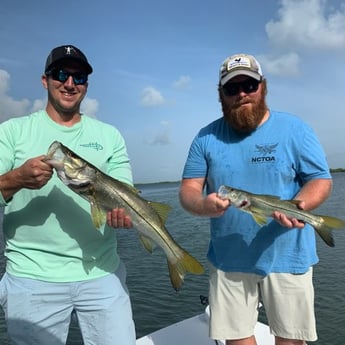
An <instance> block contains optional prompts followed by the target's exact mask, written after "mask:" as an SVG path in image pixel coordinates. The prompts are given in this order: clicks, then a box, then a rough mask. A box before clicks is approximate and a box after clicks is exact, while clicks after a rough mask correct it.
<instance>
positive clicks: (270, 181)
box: [183, 111, 331, 275]
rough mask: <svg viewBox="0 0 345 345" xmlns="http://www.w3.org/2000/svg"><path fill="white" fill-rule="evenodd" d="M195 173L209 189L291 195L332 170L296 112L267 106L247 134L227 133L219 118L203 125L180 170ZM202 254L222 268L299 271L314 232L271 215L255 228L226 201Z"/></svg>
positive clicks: (310, 254) (311, 259)
mask: <svg viewBox="0 0 345 345" xmlns="http://www.w3.org/2000/svg"><path fill="white" fill-rule="evenodd" d="M200 177H205V178H206V182H207V183H206V192H207V193H212V192H217V191H218V188H219V187H220V185H222V184H224V185H228V186H231V187H234V188H238V189H242V190H246V191H248V192H251V193H255V194H270V195H276V196H279V197H280V198H281V199H293V198H294V197H295V195H296V194H297V193H298V191H299V190H300V189H301V187H302V186H303V185H304V184H305V183H306V182H308V181H310V180H312V179H316V178H326V179H330V178H331V175H330V172H329V167H328V164H327V162H326V158H325V153H324V151H323V149H322V147H321V145H320V143H319V141H318V139H317V137H316V135H315V133H314V132H313V130H312V129H311V128H310V127H309V126H308V125H307V124H306V123H304V122H303V121H302V120H301V119H299V118H298V117H296V116H294V115H291V114H287V113H282V112H276V111H272V112H270V116H269V118H268V120H267V121H266V122H265V123H264V124H263V125H262V126H260V127H258V128H257V129H256V130H255V131H254V132H252V133H251V134H250V135H243V134H239V133H237V132H235V131H233V130H232V129H231V127H230V126H229V125H228V124H227V122H226V121H225V120H224V119H223V118H220V119H218V120H216V121H214V122H212V123H210V124H209V125H208V126H206V127H205V128H203V129H201V130H200V132H199V133H198V135H197V136H196V137H195V139H194V141H193V143H192V145H191V148H190V151H189V155H188V158H187V161H186V165H185V168H184V172H183V178H200ZM208 259H209V260H210V261H211V263H212V264H213V265H214V266H216V267H217V268H219V269H221V270H223V271H228V272H248V273H256V274H260V275H267V274H269V273H270V272H289V273H297V274H298V273H304V272H306V271H307V270H308V268H309V267H310V266H311V265H313V264H315V263H317V262H318V257H317V253H316V243H315V231H314V229H313V228H312V227H311V226H310V225H308V224H307V225H306V226H305V227H304V228H303V229H302V230H301V229H288V228H285V227H282V226H280V225H279V224H278V223H277V222H276V221H274V220H273V219H272V218H270V219H269V220H268V223H267V225H265V226H263V227H261V226H259V225H258V224H257V223H256V222H255V221H254V219H253V218H252V217H251V215H250V214H247V213H245V212H243V211H240V210H238V209H236V208H235V207H230V208H229V209H228V210H227V211H226V212H225V214H224V215H223V216H222V217H218V218H211V240H210V245H209V250H208Z"/></svg>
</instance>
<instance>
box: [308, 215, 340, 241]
mask: <svg viewBox="0 0 345 345" xmlns="http://www.w3.org/2000/svg"><path fill="white" fill-rule="evenodd" d="M320 217H321V218H322V219H323V222H322V224H321V225H320V226H315V230H316V231H317V233H318V234H319V235H320V237H321V238H322V239H323V240H324V242H325V243H326V244H327V245H329V246H330V247H334V245H335V244H334V239H333V235H332V229H341V228H345V221H343V220H342V219H339V218H335V217H329V216H320Z"/></svg>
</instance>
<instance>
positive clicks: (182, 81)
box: [173, 75, 191, 90]
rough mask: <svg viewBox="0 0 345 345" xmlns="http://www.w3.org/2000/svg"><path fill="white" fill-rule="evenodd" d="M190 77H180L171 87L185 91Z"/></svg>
mask: <svg viewBox="0 0 345 345" xmlns="http://www.w3.org/2000/svg"><path fill="white" fill-rule="evenodd" d="M190 81H191V79H190V76H189V75H182V76H181V77H180V78H179V79H178V80H176V81H174V83H173V86H174V88H176V89H182V90H183V89H186V88H187V87H188V86H189V84H190Z"/></svg>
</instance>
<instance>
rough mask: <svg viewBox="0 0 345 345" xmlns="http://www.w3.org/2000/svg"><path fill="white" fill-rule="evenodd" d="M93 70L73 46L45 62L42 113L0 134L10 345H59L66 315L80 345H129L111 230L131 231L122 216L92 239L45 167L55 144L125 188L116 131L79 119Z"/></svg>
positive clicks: (127, 173) (84, 216)
mask: <svg viewBox="0 0 345 345" xmlns="http://www.w3.org/2000/svg"><path fill="white" fill-rule="evenodd" d="M91 73H92V67H91V65H90V64H89V62H88V60H87V58H86V56H85V55H84V54H83V53H82V52H81V51H80V50H79V49H78V48H76V47H75V46H73V45H64V46H60V47H57V48H54V49H53V50H52V51H51V53H50V54H49V56H48V58H47V61H46V65H45V70H44V74H43V76H42V84H43V87H44V88H46V89H47V91H48V101H47V106H46V109H45V110H41V111H38V112H35V113H33V114H30V115H29V116H25V117H21V118H13V119H10V120H8V121H6V122H4V123H2V124H1V125H0V152H1V156H0V206H3V207H4V209H5V215H4V223H3V230H4V235H5V255H6V257H7V265H6V273H5V274H4V276H3V277H2V279H1V282H0V303H1V305H2V307H3V309H4V311H5V316H6V322H7V329H8V334H9V338H10V340H11V344H16V345H19V344H25V345H30V344H31V345H47V344H49V345H61V344H64V343H65V342H66V339H67V334H68V329H69V324H70V320H71V314H72V312H75V313H76V315H77V319H78V323H79V326H80V329H81V333H82V336H83V340H84V344H100V345H101V344H102V345H113V344H122V345H130V344H135V328H134V323H133V320H132V311H131V304H130V300H129V295H128V292H127V288H126V285H125V275H126V272H125V267H124V265H123V263H122V262H121V261H120V258H119V255H118V253H117V249H116V236H115V231H114V229H113V227H116V228H117V227H124V228H129V227H131V220H130V218H129V217H128V216H127V215H125V214H124V211H123V210H122V209H115V210H112V212H109V213H108V215H107V224H106V225H105V226H104V227H103V228H101V230H100V231H98V230H96V229H95V228H94V226H93V224H92V222H91V218H90V215H89V212H90V209H89V205H88V203H87V202H86V201H84V200H83V199H82V198H80V197H79V196H77V195H76V194H75V193H73V192H72V191H71V190H70V189H69V188H66V187H65V186H64V185H63V184H62V183H61V181H59V180H58V178H57V176H56V174H53V171H52V167H51V166H50V165H48V164H47V163H45V161H44V158H45V155H44V153H45V152H47V149H48V147H49V146H50V144H51V143H52V142H53V141H55V140H58V141H60V142H62V143H63V144H64V145H66V146H67V147H69V148H70V149H72V150H73V151H75V152H76V153H77V154H79V155H80V156H82V157H87V158H88V160H89V161H90V162H92V163H93V164H94V165H95V166H98V167H100V168H101V169H102V170H103V171H104V172H106V173H107V174H109V175H111V176H113V177H115V178H117V179H119V180H121V181H123V182H125V183H128V184H132V183H133V182H132V173H131V168H130V164H129V158H128V155H127V150H126V145H125V142H124V139H123V137H122V136H121V134H120V133H119V131H118V130H117V129H116V128H114V127H112V126H110V125H108V124H105V123H102V122H100V121H98V120H96V119H92V118H90V117H88V116H85V115H83V114H82V113H81V112H80V104H81V102H82V100H83V99H84V97H85V95H86V92H87V87H88V76H89V75H90V74H91Z"/></svg>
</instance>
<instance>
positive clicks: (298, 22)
mask: <svg viewBox="0 0 345 345" xmlns="http://www.w3.org/2000/svg"><path fill="white" fill-rule="evenodd" d="M328 3H329V2H327V1H326V0H302V1H301V0H282V2H281V4H282V7H281V8H280V9H279V11H278V15H279V20H277V21H273V20H272V21H270V22H269V23H267V24H266V32H267V35H268V38H269V40H270V41H271V43H272V44H273V45H275V46H278V47H289V49H290V50H292V49H296V48H308V49H323V50H329V49H332V50H343V49H345V35H344V32H345V5H344V4H343V5H341V6H340V8H339V9H334V8H327V5H328Z"/></svg>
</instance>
